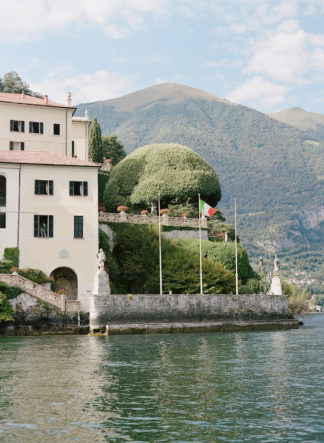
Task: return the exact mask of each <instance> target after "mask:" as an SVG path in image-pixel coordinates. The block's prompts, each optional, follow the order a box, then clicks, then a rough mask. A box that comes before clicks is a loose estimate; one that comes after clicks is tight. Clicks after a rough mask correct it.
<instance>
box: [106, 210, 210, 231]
mask: <svg viewBox="0 0 324 443" xmlns="http://www.w3.org/2000/svg"><path fill="white" fill-rule="evenodd" d="M102 222H112V223H134V224H141V225H147V224H158V223H159V217H158V216H157V215H133V214H126V213H124V212H120V213H119V214H115V213H110V212H99V223H102ZM161 223H162V225H165V226H188V227H191V228H198V227H199V219H198V218H183V217H169V216H168V215H162V216H161ZM201 227H202V228H207V219H206V218H205V217H204V218H202V219H201Z"/></svg>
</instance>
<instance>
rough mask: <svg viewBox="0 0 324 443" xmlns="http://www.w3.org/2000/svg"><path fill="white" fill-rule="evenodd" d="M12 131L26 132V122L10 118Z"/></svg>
mask: <svg viewBox="0 0 324 443" xmlns="http://www.w3.org/2000/svg"><path fill="white" fill-rule="evenodd" d="M10 131H12V132H25V122H24V121H21V120H10Z"/></svg>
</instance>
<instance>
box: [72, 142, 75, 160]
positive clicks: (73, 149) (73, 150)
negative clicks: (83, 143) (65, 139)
mask: <svg viewBox="0 0 324 443" xmlns="http://www.w3.org/2000/svg"><path fill="white" fill-rule="evenodd" d="M72 157H75V148H74V140H72Z"/></svg>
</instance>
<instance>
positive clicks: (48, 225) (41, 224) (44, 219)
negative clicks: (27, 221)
mask: <svg viewBox="0 0 324 443" xmlns="http://www.w3.org/2000/svg"><path fill="white" fill-rule="evenodd" d="M34 237H53V215H34Z"/></svg>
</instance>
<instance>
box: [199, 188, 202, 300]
mask: <svg viewBox="0 0 324 443" xmlns="http://www.w3.org/2000/svg"><path fill="white" fill-rule="evenodd" d="M198 208H199V275H200V294H202V293H203V280H202V254H201V220H200V215H201V214H200V194H198Z"/></svg>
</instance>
